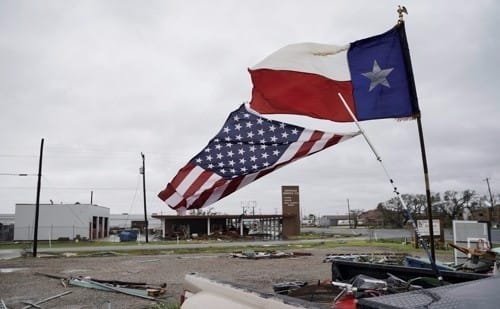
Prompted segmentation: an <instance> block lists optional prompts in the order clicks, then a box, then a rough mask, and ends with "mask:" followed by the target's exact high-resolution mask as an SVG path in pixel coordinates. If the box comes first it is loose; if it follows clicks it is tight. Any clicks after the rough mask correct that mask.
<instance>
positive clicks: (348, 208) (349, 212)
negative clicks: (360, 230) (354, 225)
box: [347, 199, 351, 228]
mask: <svg viewBox="0 0 500 309" xmlns="http://www.w3.org/2000/svg"><path fill="white" fill-rule="evenodd" d="M347 216H348V217H347V218H348V220H349V228H351V208H350V207H349V199H347Z"/></svg>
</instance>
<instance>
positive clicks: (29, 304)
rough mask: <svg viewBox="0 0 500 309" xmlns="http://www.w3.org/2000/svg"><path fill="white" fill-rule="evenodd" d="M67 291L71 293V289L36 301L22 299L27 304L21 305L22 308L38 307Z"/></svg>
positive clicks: (65, 293)
mask: <svg viewBox="0 0 500 309" xmlns="http://www.w3.org/2000/svg"><path fill="white" fill-rule="evenodd" d="M69 293H71V291H66V292H63V293H60V294H57V295H54V296H51V297H47V298H44V299H42V300H39V301H37V302H36V303H31V302H27V301H24V302H23V303H25V304H28V306H25V307H23V309H28V308H31V307H35V308H40V306H38V305H40V304H43V303H46V302H48V301H50V300H53V299H56V298H59V297H61V296H64V295H67V294H69ZM5 308H7V307H5Z"/></svg>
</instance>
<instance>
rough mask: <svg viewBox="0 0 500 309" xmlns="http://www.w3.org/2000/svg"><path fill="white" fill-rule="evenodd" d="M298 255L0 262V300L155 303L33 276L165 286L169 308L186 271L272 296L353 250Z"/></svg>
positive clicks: (320, 274)
mask: <svg viewBox="0 0 500 309" xmlns="http://www.w3.org/2000/svg"><path fill="white" fill-rule="evenodd" d="M354 250H356V251H357V252H355V253H377V252H387V251H385V250H384V249H380V248H378V249H376V250H373V251H372V250H370V249H369V248H364V249H354ZM295 251H297V250H295ZM301 252H310V253H312V256H303V257H295V258H285V259H265V260H246V259H239V258H232V257H230V255H228V254H196V255H195V254H191V255H173V254H163V255H154V256H151V255H148V256H126V255H118V256H108V257H84V258H81V257H69V258H43V257H39V258H19V259H14V260H0V270H1V271H0V297H1V298H2V299H3V301H4V302H5V304H6V305H7V307H8V308H23V307H24V306H25V304H23V303H22V302H23V301H30V302H37V301H39V300H41V299H44V298H47V297H50V296H54V295H57V294H59V293H62V292H64V291H68V290H69V291H71V292H72V293H70V294H68V295H65V296H62V297H60V298H58V299H55V300H51V301H49V302H47V303H45V304H43V305H42V308H150V307H151V306H152V305H154V304H155V302H154V301H150V300H145V299H141V298H138V297H135V296H128V295H124V294H119V293H114V292H106V291H98V290H92V289H88V288H82V287H66V288H65V287H64V286H63V285H62V284H61V282H60V281H59V280H58V279H52V278H48V277H45V276H41V275H37V274H36V272H41V273H49V274H55V275H60V276H67V277H70V276H73V277H74V276H78V275H82V276H90V277H92V278H97V279H105V280H121V281H133V282H147V283H149V284H161V283H166V284H167V296H166V300H167V301H169V302H172V303H177V302H178V299H179V295H180V294H181V293H182V280H183V278H184V275H185V274H186V273H190V272H199V273H202V274H206V275H209V276H211V277H214V278H217V279H221V280H227V281H234V282H239V283H240V284H243V285H247V286H250V287H253V288H255V289H257V290H259V291H262V292H272V285H273V283H276V282H282V281H289V280H306V281H316V280H318V279H321V280H323V279H328V278H330V276H331V275H330V264H329V263H323V258H324V257H325V255H327V254H331V253H334V254H339V253H352V252H353V248H336V249H334V250H332V249H307V250H303V251H301ZM438 259H441V257H438ZM441 260H442V259H441ZM19 268H20V269H19ZM11 269H12V270H14V269H15V271H10V270H11Z"/></svg>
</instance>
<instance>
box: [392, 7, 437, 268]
mask: <svg viewBox="0 0 500 309" xmlns="http://www.w3.org/2000/svg"><path fill="white" fill-rule="evenodd" d="M397 12H398V25H400V26H401V27H402V28H403V31H400V39H401V43H402V47H403V48H402V51H403V59H404V61H405V64H406V69H407V76H408V84H409V85H408V86H409V87H410V91H411V92H412V93H413V95H414V97H415V101H416V100H417V89H416V86H415V78H414V77H413V69H412V65H411V58H410V49H409V47H408V40H407V39H406V30H405V27H404V23H405V21H404V18H403V15H404V14H408V10H407V9H406V7H404V6H398V10H397ZM415 104H418V103H416V102H415ZM416 118H417V126H418V136H419V141H420V152H421V154H422V165H423V170H424V179H425V196H426V199H427V219H428V222H429V241H430V246H431V255H432V259H433V260H436V253H435V247H434V224H433V218H432V201H431V189H430V184H429V170H428V168H427V155H426V152H425V143H424V133H423V129H422V119H421V115H420V112H419V113H418V114H417V115H416Z"/></svg>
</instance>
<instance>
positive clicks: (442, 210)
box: [377, 190, 500, 228]
mask: <svg viewBox="0 0 500 309" xmlns="http://www.w3.org/2000/svg"><path fill="white" fill-rule="evenodd" d="M499 197H500V195H497V196H496V197H495V198H493V204H495V202H494V201H495V200H496V201H498V200H500V199H499ZM401 198H402V199H403V201H404V202H405V203H406V206H407V207H408V208H409V210H410V212H411V215H412V216H413V218H414V219H418V218H422V217H427V198H426V196H425V195H424V194H402V195H401ZM491 199H492V197H489V196H479V195H478V194H476V192H475V191H474V190H464V191H452V190H449V191H445V192H444V193H443V194H441V193H431V205H432V214H433V218H436V219H437V218H439V219H441V220H443V224H444V226H446V227H449V226H451V223H452V221H453V220H463V219H471V218H470V215H471V214H472V212H473V211H474V210H476V209H479V208H484V207H491V206H492V203H491ZM377 210H378V211H379V212H381V213H382V216H383V221H384V225H385V226H391V227H397V228H400V227H403V226H405V225H406V224H407V223H408V220H409V218H408V213H407V211H406V209H404V207H403V205H402V203H401V201H400V200H399V198H398V197H393V198H391V199H390V200H387V201H385V202H381V203H379V204H378V205H377Z"/></svg>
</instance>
